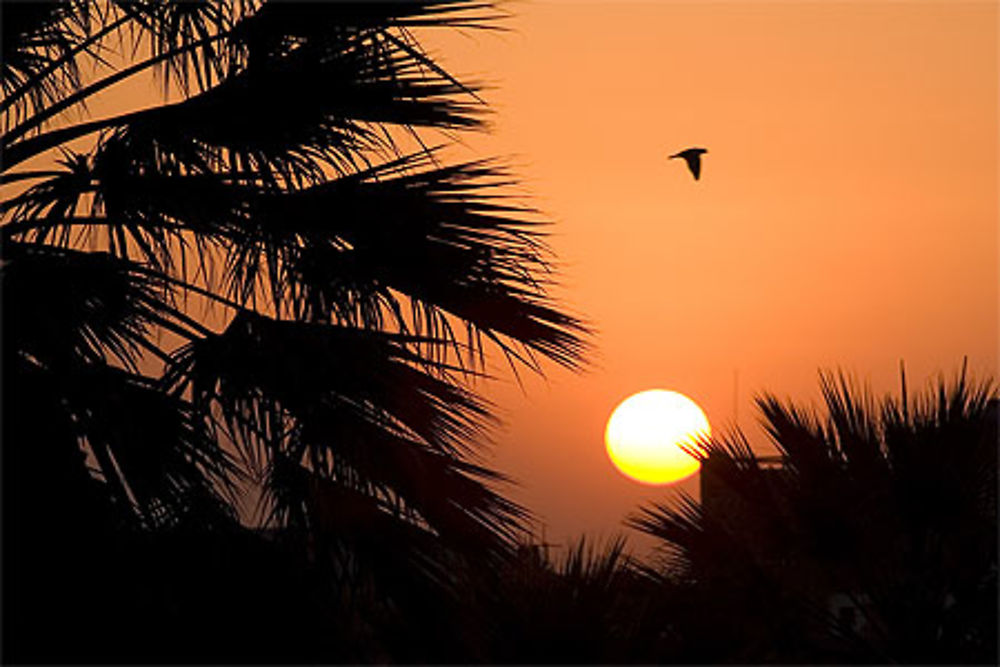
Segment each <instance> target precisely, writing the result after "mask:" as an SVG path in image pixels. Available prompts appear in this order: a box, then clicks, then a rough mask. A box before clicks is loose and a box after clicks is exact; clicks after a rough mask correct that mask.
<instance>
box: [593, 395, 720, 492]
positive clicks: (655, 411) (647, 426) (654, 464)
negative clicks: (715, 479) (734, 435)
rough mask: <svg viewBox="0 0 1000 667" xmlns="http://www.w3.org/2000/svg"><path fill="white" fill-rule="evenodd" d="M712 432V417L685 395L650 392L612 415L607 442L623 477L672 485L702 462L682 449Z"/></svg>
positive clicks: (633, 398)
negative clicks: (709, 422) (710, 424)
mask: <svg viewBox="0 0 1000 667" xmlns="http://www.w3.org/2000/svg"><path fill="white" fill-rule="evenodd" d="M710 434H711V429H710V428H709V425H708V418H707V417H706V416H705V413H704V412H702V410H701V408H699V407H698V404H697V403H695V402H694V401H692V400H691V399H690V398H688V397H687V396H685V395H684V394H680V393H678V392H676V391H666V390H664V389H650V390H648V391H642V392H639V393H638V394H633V395H632V396H629V397H628V398H626V399H625V400H624V401H622V402H621V404H620V405H619V406H618V407H617V408H615V411H614V412H612V413H611V418H610V419H608V426H607V429H606V430H605V431H604V442H605V444H606V446H607V450H608V456H609V457H611V462H612V463H614V464H615V467H617V468H618V470H619V471H621V473H622V474H624V475H626V476H627V477H630V478H632V479H634V480H636V481H639V482H643V483H646V484H671V483H673V482H677V481H680V480H682V479H684V478H685V477H690V476H691V475H693V474H694V473H696V472H698V469H699V468H700V467H701V464H700V463H699V462H698V460H697V459H696V458H694V457H693V456H691V455H690V454H688V453H687V452H685V451H684V450H683V449H682V446H687V445H690V446H694V445H696V444H697V442H698V440H699V439H701V438H707V437H708V436H709V435H710Z"/></svg>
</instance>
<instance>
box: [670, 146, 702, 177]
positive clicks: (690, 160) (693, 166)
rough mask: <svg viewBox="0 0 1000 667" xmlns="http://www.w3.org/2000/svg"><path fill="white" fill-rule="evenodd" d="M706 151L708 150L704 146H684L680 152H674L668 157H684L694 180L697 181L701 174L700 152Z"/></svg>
mask: <svg viewBox="0 0 1000 667" xmlns="http://www.w3.org/2000/svg"><path fill="white" fill-rule="evenodd" d="M707 152H708V151H707V150H705V149H704V148H686V149H684V150H682V151H681V152H680V153H674V154H673V155H671V156H670V159H671V160H672V159H674V158H675V157H681V158H684V161H685V162H687V165H688V169H690V170H691V173H692V174H693V175H694V180H696V181H697V180H698V177H699V176H701V154H702V153H707Z"/></svg>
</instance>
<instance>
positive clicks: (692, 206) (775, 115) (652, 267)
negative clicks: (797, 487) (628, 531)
mask: <svg viewBox="0 0 1000 667" xmlns="http://www.w3.org/2000/svg"><path fill="white" fill-rule="evenodd" d="M508 8H509V9H510V10H511V11H512V12H513V13H514V16H513V18H511V19H510V20H509V21H507V23H506V25H507V26H508V27H509V28H511V29H512V32H508V33H505V34H488V33H482V32H471V33H469V32H466V33H464V35H444V34H435V35H433V36H431V37H430V38H428V39H425V41H424V43H425V45H426V46H429V47H430V49H431V51H432V52H433V53H435V54H436V55H437V56H439V57H440V58H441V59H442V60H443V62H444V63H445V65H446V66H447V67H448V69H450V70H451V71H452V72H454V73H456V74H458V75H461V76H464V77H465V78H472V79H481V80H486V81H488V82H490V83H493V84H495V86H497V87H496V88H494V89H492V90H490V91H489V92H488V93H487V94H486V97H487V99H488V101H489V102H490V103H491V105H492V107H493V109H494V111H495V112H496V113H495V114H494V118H493V122H494V128H493V133H492V134H491V135H488V136H487V135H483V136H476V137H471V138H468V137H467V138H466V147H464V148H461V149H459V150H456V151H455V152H454V153H453V155H454V156H456V157H458V158H465V159H473V158H477V157H485V156H491V155H514V156H516V160H515V164H516V166H517V173H518V174H519V175H520V176H521V177H522V179H523V182H524V185H525V187H524V189H525V192H527V193H530V196H531V198H530V200H529V201H530V202H531V203H532V204H534V205H535V206H537V207H539V208H541V209H542V210H543V211H544V212H545V214H546V215H547V216H548V217H549V218H550V219H552V220H553V221H555V223H556V224H555V226H554V227H553V232H554V237H553V238H552V240H551V245H552V247H553V249H554V250H555V251H556V253H557V255H558V258H559V260H560V264H561V270H562V280H563V283H564V286H565V287H564V289H562V290H560V291H559V292H558V295H559V296H560V298H562V299H563V301H564V302H565V303H566V304H567V305H568V306H569V307H571V308H572V309H573V310H575V311H578V312H581V313H583V314H584V315H585V316H587V317H588V318H589V320H590V321H591V322H592V323H593V324H594V326H595V328H596V329H597V331H598V335H597V337H596V339H595V343H596V346H597V350H598V355H597V359H596V364H597V366H596V368H595V369H593V370H592V371H591V372H589V373H587V374H584V375H573V374H571V373H568V372H565V371H561V370H558V369H552V370H551V371H550V373H549V376H548V379H547V380H544V381H542V380H538V379H531V378H529V379H528V381H527V382H526V384H525V391H524V392H522V391H521V390H520V389H519V388H518V387H517V386H516V385H514V384H512V383H506V384H501V385H496V386H492V387H490V388H489V394H490V396H491V397H492V398H493V400H494V401H496V402H497V403H498V405H499V408H500V415H501V417H502V418H503V419H504V420H505V422H506V424H505V426H504V427H503V428H502V429H501V430H500V431H498V433H497V434H496V453H495V458H494V459H493V461H492V462H493V464H494V465H495V466H497V467H499V468H500V469H502V470H504V471H506V472H508V473H509V474H511V475H513V476H514V477H516V478H517V479H518V480H519V481H520V482H521V485H522V486H521V488H519V489H518V490H516V491H515V492H514V493H513V494H512V495H514V497H515V498H517V499H518V500H520V501H522V502H524V503H525V504H527V505H528V506H529V507H530V508H531V509H533V510H534V511H535V512H536V513H538V514H539V516H540V518H541V519H543V520H544V522H545V523H546V525H547V531H548V537H549V538H550V539H551V540H552V541H555V542H564V541H565V540H566V538H567V537H568V536H576V535H578V534H580V533H582V532H587V533H589V534H591V535H594V536H600V535H609V534H612V533H614V532H617V531H620V530H623V529H621V528H620V527H619V524H620V521H621V519H622V518H623V517H624V516H625V515H626V514H627V513H629V512H630V511H632V510H633V509H634V508H635V507H636V506H637V505H638V504H639V503H641V502H644V501H646V500H649V499H665V498H666V497H668V495H669V492H665V491H663V490H662V489H661V490H655V489H651V488H650V487H644V486H642V485H639V484H637V483H635V482H632V481H629V480H628V479H626V478H624V477H623V476H621V475H620V474H619V473H618V472H616V471H615V469H614V468H613V466H612V465H611V464H610V462H609V461H608V460H607V458H606V456H605V453H604V445H603V442H602V433H603V429H604V424H605V421H606V419H607V417H608V415H609V414H610V412H611V410H612V409H613V408H614V407H615V405H616V404H617V403H618V402H619V401H621V400H622V399H624V398H625V397H626V396H628V395H629V394H631V393H633V392H636V391H640V390H642V389H648V388H653V387H662V388H666V389H674V390H678V391H681V392H684V393H685V394H687V395H689V396H691V397H692V398H694V399H695V400H696V401H697V402H698V403H699V404H700V405H701V406H702V407H703V408H704V409H705V411H706V412H707V414H708V417H709V419H710V420H711V422H712V425H713V428H716V429H719V428H724V427H726V426H727V425H728V424H730V423H731V422H732V419H733V416H734V409H733V408H734V401H733V397H734V373H735V372H736V371H737V370H738V373H739V399H738V403H737V406H738V413H739V423H740V424H741V425H742V426H744V427H745V428H747V429H748V431H749V434H750V436H751V438H752V439H753V440H754V441H755V442H756V443H757V444H758V445H762V444H763V442H764V438H763V436H762V435H761V434H760V432H759V431H758V430H756V427H755V426H754V423H755V420H754V418H755V415H754V414H753V409H752V405H751V398H752V396H753V394H754V393H757V392H759V391H762V390H769V391H772V392H774V393H776V394H778V395H779V396H792V397H794V398H796V399H797V400H801V401H814V400H815V399H816V398H817V397H818V391H817V388H816V387H817V383H816V379H817V369H819V368H821V367H823V368H831V367H835V366H838V365H839V366H842V367H844V368H845V369H847V370H851V371H853V372H855V373H856V374H857V375H858V376H859V377H860V378H861V379H863V380H867V381H869V382H870V383H871V385H872V386H873V387H874V388H875V390H876V391H878V392H882V391H885V390H889V389H895V388H896V387H897V386H898V364H899V360H900V359H903V360H905V362H906V365H907V372H908V377H909V379H910V381H911V385H920V386H921V387H923V386H924V385H925V383H926V381H927V380H928V379H929V378H930V377H932V376H933V375H936V374H937V373H939V372H941V371H944V372H945V373H947V374H948V375H951V374H952V373H953V372H955V371H956V370H957V369H958V367H959V365H960V363H961V359H962V357H963V356H964V355H967V356H968V358H969V366H970V369H971V370H972V371H973V372H974V373H976V374H977V375H978V376H980V377H982V376H984V375H987V374H993V375H996V372H997V359H998V357H997V353H998V336H997V334H998V331H997V315H998V272H997V265H998V262H997V254H998V225H997V223H998V178H997V176H998V172H997V146H998V136H997V124H998V120H997V118H998V113H997V112H998V108H997V106H998V97H997V92H998V91H997V75H998V72H997V69H998V68H997V62H998V52H997V44H998V41H997V31H998V11H997V5H996V3H993V2H979V3H958V2H909V3H904V2H870V3H858V2H843V3H841V2H815V3H804V2H775V3H761V2H748V1H744V2H736V3H717V2H698V3H695V2H667V1H665V0H664V1H661V2H643V3H639V2H635V3H630V2H614V3H612V2H568V1H567V2H516V3H510V4H509V5H508ZM688 146H704V147H706V148H708V149H709V151H710V152H709V154H708V155H706V156H705V159H704V166H703V173H702V180H701V181H699V182H695V181H693V180H692V179H691V177H690V175H689V174H688V173H687V171H686V169H685V168H684V165H683V164H682V163H681V162H680V161H677V160H674V161H668V160H667V159H666V157H667V155H669V154H670V153H673V152H676V151H678V150H680V149H682V148H686V147H688ZM684 486H685V488H687V489H689V490H691V489H693V488H694V487H695V486H696V478H693V479H692V480H691V481H689V482H687V483H685V485H684ZM630 540H634V534H632V536H631V537H630ZM636 543H637V544H639V545H640V546H642V545H643V544H644V542H643V541H641V540H638V541H636Z"/></svg>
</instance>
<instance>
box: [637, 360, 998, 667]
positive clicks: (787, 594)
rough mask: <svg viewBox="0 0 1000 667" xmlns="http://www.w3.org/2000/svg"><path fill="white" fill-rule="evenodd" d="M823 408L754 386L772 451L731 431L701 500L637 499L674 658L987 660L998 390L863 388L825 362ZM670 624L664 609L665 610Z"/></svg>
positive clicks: (707, 474) (705, 472) (713, 456)
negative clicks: (652, 547)
mask: <svg viewBox="0 0 1000 667" xmlns="http://www.w3.org/2000/svg"><path fill="white" fill-rule="evenodd" d="M821 387H822V390H823V396H824V399H825V403H826V410H827V416H826V417H825V418H823V419H821V418H820V417H818V416H817V415H816V414H813V413H812V412H810V411H808V410H805V409H802V408H800V407H796V406H794V405H790V404H784V403H782V402H780V401H778V400H777V399H775V398H774V397H773V396H770V395H765V396H763V397H762V398H760V399H758V401H757V405H758V408H759V409H760V410H761V412H762V414H763V424H764V426H765V428H766V430H767V432H768V433H769V434H770V436H771V438H772V440H773V442H774V444H775V445H776V446H777V448H778V450H779V451H780V454H781V456H780V465H778V466H775V465H773V463H771V462H768V461H767V460H766V459H762V458H761V457H759V456H757V455H756V454H754V452H753V451H752V450H751V449H750V448H749V446H748V444H747V442H746V440H745V439H744V438H743V437H742V436H740V435H739V434H738V433H737V434H735V435H731V436H726V437H724V438H721V439H717V440H714V441H713V442H711V443H709V445H708V447H707V452H706V453H705V454H703V458H704V467H703V469H702V498H701V502H700V503H698V502H696V501H694V500H693V499H692V498H691V497H689V496H688V497H685V499H684V500H683V502H682V503H681V504H680V505H679V506H676V505H669V504H658V505H653V506H650V507H646V508H643V509H642V510H641V511H640V513H639V514H637V515H636V516H634V517H632V519H631V520H630V521H631V525H632V526H633V527H636V528H638V529H639V530H642V531H644V532H647V533H649V534H651V535H655V536H657V537H659V538H661V539H662V540H664V543H663V544H664V546H665V547H667V549H666V553H667V554H668V555H669V558H668V560H667V564H666V565H665V566H664V568H663V569H662V570H660V572H659V576H660V577H661V583H662V584H663V585H664V586H665V587H666V588H667V589H668V590H669V591H670V592H671V595H670V596H669V597H670V599H671V600H672V601H673V607H672V609H670V610H666V611H664V618H667V619H670V622H671V623H673V624H674V625H675V626H676V627H679V628H680V630H679V635H680V636H681V637H682V638H683V642H682V643H683V644H684V645H685V646H686V648H685V649H684V650H685V651H686V652H684V653H681V654H680V656H679V657H680V659H681V660H685V661H686V660H698V661H703V660H707V661H715V662H719V661H733V660H735V661H739V662H761V661H793V662H816V661H834V662H855V661H864V662H884V661H894V662H896V661H898V662H911V663H912V662H923V663H928V662H948V663H968V662H982V663H989V662H995V660H996V651H997V644H996V620H997V609H996V592H997V588H996V586H997V582H996V571H997V524H996V503H997V496H996V491H997V487H996V485H997V478H996V474H997V446H998V445H997V397H996V394H995V392H994V390H993V389H992V388H991V384H990V383H988V382H985V383H981V384H978V385H975V384H971V383H970V382H968V381H967V380H966V374H965V369H964V367H963V370H962V373H961V374H960V376H959V377H958V379H957V380H956V381H954V382H952V383H950V384H948V385H946V384H945V383H944V382H943V381H941V382H939V383H938V384H937V385H936V386H935V387H934V388H933V390H932V391H930V392H928V393H926V394H924V395H920V396H918V397H916V399H915V400H913V399H912V398H908V397H907V394H906V384H905V376H904V381H903V384H902V387H903V390H902V395H901V396H900V397H899V398H895V397H887V398H885V399H883V400H881V401H880V402H876V401H875V400H873V399H872V398H871V396H870V395H869V394H868V393H867V392H865V391H863V390H860V389H858V388H857V386H856V384H855V383H853V382H852V381H851V380H850V379H849V378H847V377H846V376H844V375H843V374H840V375H837V376H835V375H833V374H830V373H824V374H822V376H821ZM664 622H666V621H664Z"/></svg>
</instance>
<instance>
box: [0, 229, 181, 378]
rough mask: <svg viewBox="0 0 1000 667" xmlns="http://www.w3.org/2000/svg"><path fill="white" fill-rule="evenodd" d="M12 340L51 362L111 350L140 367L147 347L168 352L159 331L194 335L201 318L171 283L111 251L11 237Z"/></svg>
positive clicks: (99, 357) (8, 307) (7, 281)
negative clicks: (181, 303) (183, 305)
mask: <svg viewBox="0 0 1000 667" xmlns="http://www.w3.org/2000/svg"><path fill="white" fill-rule="evenodd" d="M3 259H4V266H3V269H2V276H3V285H4V311H5V318H4V319H5V328H4V334H5V343H4V344H5V345H7V346H10V347H11V349H16V350H17V351H18V353H19V354H21V355H24V356H26V357H30V358H32V359H34V360H35V363H39V364H41V365H43V366H46V367H61V368H64V369H67V370H69V369H73V368H76V367H77V366H78V365H79V364H81V363H90V364H99V363H105V362H107V361H108V360H109V358H111V359H114V360H116V361H117V362H119V363H121V364H122V365H124V366H125V367H127V368H131V369H134V368H135V367H136V363H137V360H138V357H139V355H140V354H141V353H143V352H154V353H156V354H158V355H165V353H164V352H162V351H161V350H160V348H159V346H158V345H157V343H156V342H155V339H154V337H153V335H154V334H153V331H154V329H155V328H156V327H163V328H165V329H167V330H170V331H172V332H174V333H176V334H178V335H181V336H185V337H193V336H194V335H195V332H197V331H198V330H199V326H198V325H197V324H196V323H194V322H193V321H191V320H190V319H189V318H187V317H186V316H184V315H183V313H181V312H180V311H179V310H178V309H177V308H176V307H175V306H174V305H173V304H172V303H171V297H170V293H169V292H167V291H165V289H164V288H165V286H164V285H163V284H158V283H157V282H156V281H155V280H150V278H149V277H148V276H146V275H140V274H138V273H137V272H136V270H135V269H136V267H135V265H133V264H132V263H130V262H127V261H125V260H121V259H119V258H116V257H113V256H111V255H107V254H104V253H85V252H81V251H77V250H70V249H66V248H62V249H60V248H54V247H50V246H44V245H36V244H24V243H17V242H13V241H6V242H5V243H4V248H3Z"/></svg>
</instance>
